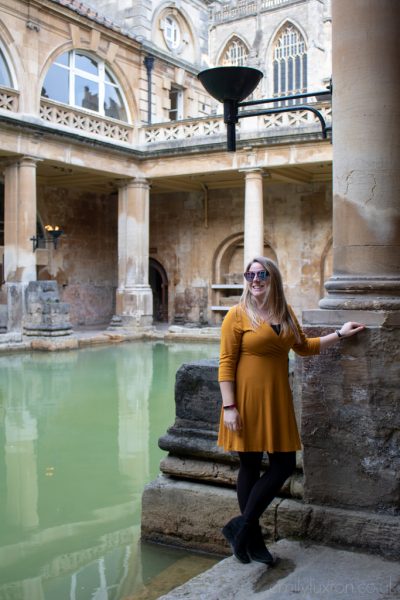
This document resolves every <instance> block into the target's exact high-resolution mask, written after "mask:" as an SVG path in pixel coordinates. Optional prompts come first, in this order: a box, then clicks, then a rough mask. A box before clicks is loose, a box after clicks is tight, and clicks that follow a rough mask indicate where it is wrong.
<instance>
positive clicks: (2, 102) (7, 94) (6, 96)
mask: <svg viewBox="0 0 400 600" xmlns="http://www.w3.org/2000/svg"><path fill="white" fill-rule="evenodd" d="M18 100H19V92H17V90H13V89H11V88H6V87H0V109H2V110H11V111H12V112H17V111H18Z"/></svg>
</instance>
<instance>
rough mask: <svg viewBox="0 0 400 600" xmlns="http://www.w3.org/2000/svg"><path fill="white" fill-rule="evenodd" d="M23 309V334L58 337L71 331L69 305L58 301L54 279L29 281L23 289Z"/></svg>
mask: <svg viewBox="0 0 400 600" xmlns="http://www.w3.org/2000/svg"><path fill="white" fill-rule="evenodd" d="M25 310H26V312H25V315H24V319H23V324H24V327H23V331H24V334H25V335H29V336H41V337H42V336H44V337H60V336H66V335H70V334H71V333H72V327H71V323H70V321H69V306H68V304H66V303H65V302H60V298H59V294H58V286H57V282H56V281H31V282H30V283H29V284H28V286H27V287H26V290H25Z"/></svg>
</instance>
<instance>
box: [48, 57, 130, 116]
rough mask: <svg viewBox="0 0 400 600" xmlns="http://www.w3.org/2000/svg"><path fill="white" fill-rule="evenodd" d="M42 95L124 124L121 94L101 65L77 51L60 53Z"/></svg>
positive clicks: (96, 59)
mask: <svg viewBox="0 0 400 600" xmlns="http://www.w3.org/2000/svg"><path fill="white" fill-rule="evenodd" d="M42 96H43V97H44V98H50V99H51V100H55V101H56V102H62V103H63V104H70V105H71V106H76V107H78V108H86V109H88V110H92V111H94V112H97V113H99V114H100V115H104V116H106V117H111V118H113V119H119V120H120V121H127V120H128V117H127V110H126V103H125V100H124V97H123V95H122V91H121V89H120V87H119V85H118V83H117V82H116V80H115V78H114V76H113V75H112V74H111V73H110V72H109V70H108V69H107V67H106V66H105V64H104V62H103V61H102V60H100V59H98V58H93V57H92V56H90V55H89V54H85V53H83V52H81V51H78V50H71V51H70V52H65V53H64V54H61V56H59V57H58V58H57V59H56V60H55V61H54V63H53V64H52V65H51V67H50V69H49V70H48V73H47V75H46V78H45V80H44V83H43V87H42Z"/></svg>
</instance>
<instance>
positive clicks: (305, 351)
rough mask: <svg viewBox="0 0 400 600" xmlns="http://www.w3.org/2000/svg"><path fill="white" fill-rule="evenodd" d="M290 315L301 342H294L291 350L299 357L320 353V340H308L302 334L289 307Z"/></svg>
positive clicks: (317, 338)
mask: <svg viewBox="0 0 400 600" xmlns="http://www.w3.org/2000/svg"><path fill="white" fill-rule="evenodd" d="M289 310H290V314H291V316H292V319H293V321H294V322H295V324H296V327H297V330H298V332H299V334H300V338H301V342H296V343H295V344H293V346H292V349H293V350H294V351H295V352H296V354H299V355H300V356H312V355H313V354H319V353H320V341H319V340H320V338H319V337H316V338H308V337H306V334H305V333H304V331H303V329H302V328H301V327H300V324H299V322H298V320H297V318H296V315H295V314H294V312H293V310H292V309H291V308H290V307H289Z"/></svg>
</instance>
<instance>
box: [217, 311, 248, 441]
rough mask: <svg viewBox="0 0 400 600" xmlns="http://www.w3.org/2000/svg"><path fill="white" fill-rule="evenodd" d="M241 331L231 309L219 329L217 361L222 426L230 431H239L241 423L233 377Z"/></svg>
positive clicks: (235, 313) (234, 375)
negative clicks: (219, 342)
mask: <svg viewBox="0 0 400 600" xmlns="http://www.w3.org/2000/svg"><path fill="white" fill-rule="evenodd" d="M242 335H243V330H242V327H241V323H240V316H239V312H238V308H237V307H235V308H232V309H230V310H229V312H228V314H227V315H226V316H225V319H224V321H223V323H222V327H221V350H220V360H219V372H218V381H219V385H220V390H221V396H222V405H223V406H224V407H230V408H224V409H223V411H224V425H225V427H227V428H228V429H231V430H232V431H237V430H239V429H241V427H242V422H241V419H240V415H239V413H238V411H237V408H236V398H235V387H236V386H235V377H236V367H237V362H238V359H239V353H240V347H241V342H242Z"/></svg>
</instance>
